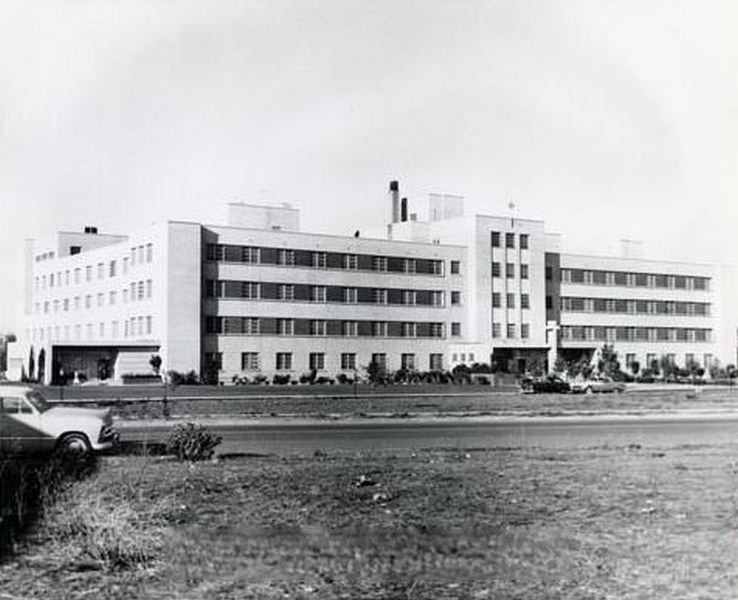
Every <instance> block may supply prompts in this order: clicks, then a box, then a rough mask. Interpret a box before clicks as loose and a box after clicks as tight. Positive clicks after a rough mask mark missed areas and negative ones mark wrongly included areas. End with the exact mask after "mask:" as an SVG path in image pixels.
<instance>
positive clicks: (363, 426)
mask: <svg viewBox="0 0 738 600" xmlns="http://www.w3.org/2000/svg"><path fill="white" fill-rule="evenodd" d="M211 429H212V430H213V431H216V432H217V433H218V434H220V435H221V436H223V444H222V445H221V446H220V447H219V452H220V453H223V454H229V453H259V454H280V455H287V454H295V453H299V454H306V453H313V452H314V451H316V450H323V451H326V452H330V451H336V450H342V451H346V450H349V451H350V450H374V451H387V452H393V453H403V452H410V451H413V450H419V449H426V448H459V449H462V450H463V449H480V448H530V447H544V448H564V447H566V448H573V447H593V446H601V445H604V444H608V445H612V446H623V445H625V446H627V445H628V444H640V445H642V446H643V447H669V446H676V445H682V444H716V443H717V444H722V443H735V442H736V441H738V417H736V416H724V417H704V416H702V417H699V416H696V417H693V418H689V417H687V418H685V417H681V418H673V417H657V418H654V417H651V418H649V419H648V420H639V419H632V420H622V419H617V418H597V419H585V420H576V419H566V418H556V419H548V420H545V419H540V420H534V419H527V420H522V421H519V422H504V423H501V422H479V421H471V420H465V421H463V420H461V421H443V422H420V421H418V422H407V421H397V422H392V423H386V422H382V423H373V422H366V421H363V422H341V423H310V424H305V423H301V424H282V423H276V424H274V423H272V424H259V425H251V424H248V425H246V424H244V425H220V426H213V427H211ZM168 431H169V429H168V428H164V427H153V428H152V427H149V428H135V427H126V428H125V429H124V430H123V432H122V436H121V437H122V440H123V441H124V442H126V441H128V442H133V441H143V440H146V441H149V442H157V441H163V440H164V439H165V438H166V435H167V433H168Z"/></svg>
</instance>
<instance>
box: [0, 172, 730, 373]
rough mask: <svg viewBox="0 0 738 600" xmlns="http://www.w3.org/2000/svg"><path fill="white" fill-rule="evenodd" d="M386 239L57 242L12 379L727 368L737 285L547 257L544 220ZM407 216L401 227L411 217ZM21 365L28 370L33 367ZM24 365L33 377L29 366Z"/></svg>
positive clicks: (38, 249) (642, 267) (254, 235)
mask: <svg viewBox="0 0 738 600" xmlns="http://www.w3.org/2000/svg"><path fill="white" fill-rule="evenodd" d="M389 205H390V209H391V211H390V212H391V215H390V223H389V224H388V225H387V226H386V227H385V228H381V229H378V230H377V231H374V232H372V231H371V230H369V231H367V232H363V233H362V234H361V235H359V232H357V234H356V235H355V236H351V237H345V236H334V235H324V234H313V233H304V232H301V231H300V227H299V212H298V211H297V210H296V209H293V208H290V207H288V206H282V207H265V206H254V205H248V204H231V205H229V216H228V225H225V226H219V225H204V224H199V223H186V222H167V223H162V224H157V225H153V226H151V227H149V228H147V229H145V230H143V231H141V232H138V233H136V234H132V235H129V236H113V235H104V234H100V233H98V232H97V230H96V229H95V228H94V227H87V228H85V232H84V233H68V232H61V233H58V234H57V235H55V236H53V237H51V238H49V239H45V240H38V241H29V242H28V243H27V248H26V290H25V309H26V327H25V331H23V332H22V335H21V336H20V339H19V342H18V343H16V344H14V345H13V347H12V348H11V351H10V356H9V358H10V360H9V371H10V374H11V376H15V377H20V376H21V375H22V372H23V371H25V373H26V374H30V373H29V369H30V368H32V367H33V368H34V369H35V370H36V373H34V375H36V376H37V377H40V378H41V379H43V380H44V381H47V382H48V381H52V380H54V381H55V380H58V379H59V378H60V377H61V376H62V375H63V374H66V375H67V376H69V375H70V374H71V373H77V374H78V375H84V376H85V377H87V378H99V379H113V380H121V379H122V378H123V377H124V376H125V375H128V374H143V373H150V372H151V366H150V364H149V361H150V358H151V356H152V355H154V354H156V355H159V356H160V357H161V359H162V370H163V371H168V370H176V371H180V372H185V371H190V370H195V371H197V372H201V373H202V372H206V371H211V372H214V371H217V372H218V373H219V378H220V379H221V380H230V379H231V378H232V377H233V376H234V375H236V376H244V375H246V376H253V375H254V374H256V373H263V374H266V375H268V376H271V375H273V374H274V373H279V372H281V373H285V374H290V375H292V376H293V377H298V376H299V375H301V374H302V373H305V372H308V371H311V370H315V371H317V372H318V373H320V374H328V375H331V376H333V375H335V374H337V373H341V372H343V373H346V374H349V375H353V373H354V372H355V371H357V370H358V371H361V370H362V369H363V368H364V367H366V365H368V364H369V363H370V362H372V361H374V362H376V363H379V364H382V365H384V366H385V367H386V368H387V369H389V370H396V369H400V368H405V369H408V370H439V369H449V368H451V367H453V366H454V365H456V364H459V363H466V364H471V363H474V362H486V363H490V364H492V365H494V366H495V367H496V368H499V369H505V370H514V371H519V370H524V369H527V368H530V367H531V365H532V364H533V363H538V364H539V365H541V366H543V365H545V364H546V363H548V364H549V365H551V364H552V362H553V360H554V359H555V358H556V356H563V357H564V358H567V359H574V358H577V357H579V356H581V355H591V354H592V353H593V352H594V351H595V350H596V349H597V348H599V347H601V346H602V345H603V344H605V343H609V344H613V345H614V346H615V349H616V350H617V351H618V353H619V355H620V356H621V361H622V362H623V363H624V364H627V363H633V362H639V363H640V364H641V365H644V366H645V365H648V364H650V363H651V361H652V360H654V359H660V358H661V357H662V356H667V357H668V358H669V359H670V360H673V361H674V362H675V363H677V364H679V365H682V366H685V365H687V364H689V363H699V364H701V365H703V366H704V365H709V364H710V363H711V362H714V361H718V360H719V361H721V362H722V363H723V364H727V363H735V362H736V331H737V329H736V322H737V321H738V318H737V317H736V309H735V308H734V306H735V304H733V303H731V302H732V301H733V300H734V299H735V298H736V289H735V286H736V284H735V275H734V272H735V271H734V270H732V269H728V268H722V267H716V266H712V265H698V264H684V263H670V262H664V261H652V260H643V259H641V258H638V257H637V256H635V255H636V254H637V252H634V249H635V250H637V247H636V246H635V245H634V244H633V243H628V244H627V245H626V246H625V247H624V253H623V257H617V258H616V257H601V256H584V255H572V254H564V253H561V252H559V249H558V240H557V238H556V236H552V235H549V234H547V233H546V232H545V227H544V223H543V221H537V220H528V219H519V218H514V217H494V216H488V215H469V216H466V215H464V210H463V199H462V198H460V197H458V196H450V195H441V194H431V195H430V196H429V197H427V198H425V199H421V200H418V199H414V200H413V201H412V206H409V204H408V201H407V200H406V199H404V198H402V199H401V198H400V197H399V188H398V185H397V183H396V182H392V183H391V184H390V192H389ZM410 209H412V211H413V212H410ZM31 359H32V360H31ZM29 363H33V364H29Z"/></svg>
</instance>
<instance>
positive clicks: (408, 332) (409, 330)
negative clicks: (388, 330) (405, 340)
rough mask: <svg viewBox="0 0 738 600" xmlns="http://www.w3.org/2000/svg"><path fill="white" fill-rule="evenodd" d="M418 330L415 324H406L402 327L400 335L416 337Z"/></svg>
mask: <svg viewBox="0 0 738 600" xmlns="http://www.w3.org/2000/svg"><path fill="white" fill-rule="evenodd" d="M416 331H417V328H416V325H415V323H413V322H410V321H408V322H405V323H402V325H401V326H400V335H401V336H402V337H415V334H416Z"/></svg>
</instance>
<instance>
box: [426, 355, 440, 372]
mask: <svg viewBox="0 0 738 600" xmlns="http://www.w3.org/2000/svg"><path fill="white" fill-rule="evenodd" d="M428 368H429V369H430V370H431V371H443V354H439V353H432V354H430V355H429V356H428Z"/></svg>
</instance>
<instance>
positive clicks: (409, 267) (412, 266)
mask: <svg viewBox="0 0 738 600" xmlns="http://www.w3.org/2000/svg"><path fill="white" fill-rule="evenodd" d="M417 269H418V264H417V261H416V260H415V259H414V258H406V259H405V273H415V272H416V271H417Z"/></svg>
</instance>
